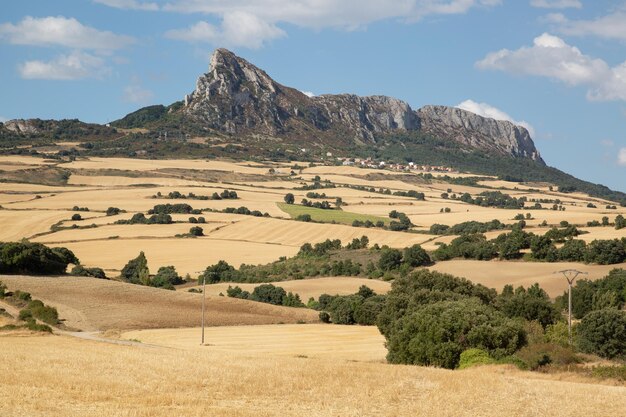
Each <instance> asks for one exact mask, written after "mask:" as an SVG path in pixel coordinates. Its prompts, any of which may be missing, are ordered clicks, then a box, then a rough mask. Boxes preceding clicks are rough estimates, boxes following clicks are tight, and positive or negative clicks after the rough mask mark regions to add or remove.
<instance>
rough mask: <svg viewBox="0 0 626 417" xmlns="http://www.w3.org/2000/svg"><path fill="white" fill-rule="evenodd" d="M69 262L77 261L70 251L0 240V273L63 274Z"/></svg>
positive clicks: (37, 244) (39, 244) (36, 244)
mask: <svg viewBox="0 0 626 417" xmlns="http://www.w3.org/2000/svg"><path fill="white" fill-rule="evenodd" d="M69 263H78V259H77V258H76V256H75V255H74V253H73V252H72V251H70V250H69V249H66V248H54V249H51V248H49V247H47V246H45V245H42V244H41V243H31V242H27V241H22V242H8V243H2V242H0V273H11V274H14V273H22V274H33V275H38V274H42V275H47V274H52V275H59V274H64V273H65V270H66V268H67V265H68V264H69Z"/></svg>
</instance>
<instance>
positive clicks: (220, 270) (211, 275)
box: [198, 260, 237, 284]
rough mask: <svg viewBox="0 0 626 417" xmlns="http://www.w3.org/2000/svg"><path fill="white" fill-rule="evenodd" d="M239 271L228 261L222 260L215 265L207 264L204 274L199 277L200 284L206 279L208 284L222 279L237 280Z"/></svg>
mask: <svg viewBox="0 0 626 417" xmlns="http://www.w3.org/2000/svg"><path fill="white" fill-rule="evenodd" d="M236 276H237V271H236V270H235V268H234V267H232V266H231V265H229V264H228V262H226V261H223V260H220V261H219V262H218V263H216V264H215V265H211V266H207V267H206V269H205V270H204V272H203V273H202V275H200V276H199V277H198V284H202V283H203V282H204V281H205V280H206V283H207V284H215V283H216V282H220V281H229V280H230V281H236V279H234V278H236Z"/></svg>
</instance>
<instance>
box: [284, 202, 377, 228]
mask: <svg viewBox="0 0 626 417" xmlns="http://www.w3.org/2000/svg"><path fill="white" fill-rule="evenodd" d="M276 204H278V207H279V208H280V209H281V210H282V211H284V212H285V213H287V214H289V216H291V218H292V219H295V218H296V217H298V216H299V215H301V214H309V215H310V216H311V219H312V220H313V221H316V222H321V223H332V222H333V221H334V222H335V223H341V224H348V225H351V224H352V222H353V221H355V220H359V221H362V222H364V221H366V220H369V221H371V222H372V223H376V222H377V221H380V220H382V221H384V222H385V224H389V219H388V218H385V217H379V216H369V215H367V214H359V213H350V212H348V211H343V210H324V209H319V208H315V207H306V206H301V205H298V204H287V203H276Z"/></svg>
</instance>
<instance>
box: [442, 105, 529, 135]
mask: <svg viewBox="0 0 626 417" xmlns="http://www.w3.org/2000/svg"><path fill="white" fill-rule="evenodd" d="M454 107H457V108H459V109H463V110H467V111H469V112H472V113H474V114H477V115H479V116H483V117H489V118H491V119H495V120H507V121H509V122H511V123H513V124H516V125H519V126H522V127H524V128H526V130H528V133H530V136H531V137H534V136H535V129H534V128H533V127H532V125H531V124H530V123H528V122H526V121H524V120H515V119H513V118H512V117H511V116H509V115H508V113H505V112H503V111H502V110H500V109H498V108H496V107H493V106H491V105H489V104H487V103H477V102H475V101H474V100H465V101H464V102H462V103H459V104H457V105H456V106H454Z"/></svg>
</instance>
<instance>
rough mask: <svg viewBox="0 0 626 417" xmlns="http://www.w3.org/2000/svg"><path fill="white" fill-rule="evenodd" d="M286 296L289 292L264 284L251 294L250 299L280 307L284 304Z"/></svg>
mask: <svg viewBox="0 0 626 417" xmlns="http://www.w3.org/2000/svg"><path fill="white" fill-rule="evenodd" d="M286 296H287V292H286V291H285V290H284V289H283V288H282V287H276V286H274V285H272V284H263V285H259V286H258V287H255V288H254V290H253V291H252V294H250V299H251V300H254V301H260V302H262V303H269V304H274V305H278V306H279V305H282V304H283V298H284V297H286Z"/></svg>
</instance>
